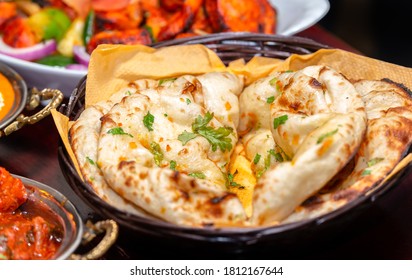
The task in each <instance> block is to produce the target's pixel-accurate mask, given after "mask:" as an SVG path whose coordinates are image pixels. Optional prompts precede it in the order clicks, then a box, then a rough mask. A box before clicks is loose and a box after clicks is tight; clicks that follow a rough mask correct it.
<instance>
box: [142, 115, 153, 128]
mask: <svg viewBox="0 0 412 280" xmlns="http://www.w3.org/2000/svg"><path fill="white" fill-rule="evenodd" d="M153 123H154V116H153V115H152V114H150V112H147V114H146V116H144V117H143V124H144V126H145V127H146V128H147V129H148V130H149V131H153Z"/></svg>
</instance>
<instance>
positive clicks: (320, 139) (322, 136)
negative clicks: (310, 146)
mask: <svg viewBox="0 0 412 280" xmlns="http://www.w3.org/2000/svg"><path fill="white" fill-rule="evenodd" d="M338 130H339V129H338V128H337V129H335V130H333V131H330V132H327V133H325V134H322V135H321V136H320V137H319V138H318V141H317V142H316V144H320V143H322V141H323V140H325V138H328V137H331V136H332V135H334V134H336V132H338Z"/></svg>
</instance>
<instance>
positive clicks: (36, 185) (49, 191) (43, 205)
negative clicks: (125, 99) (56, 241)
mask: <svg viewBox="0 0 412 280" xmlns="http://www.w3.org/2000/svg"><path fill="white" fill-rule="evenodd" d="M12 176H13V177H15V178H18V179H20V180H21V181H22V182H23V184H24V186H25V188H26V190H27V193H28V199H27V201H26V202H25V203H23V204H22V205H21V206H20V208H19V209H20V210H21V211H24V212H27V213H29V214H30V215H36V216H41V217H42V218H43V219H45V220H46V221H47V222H48V223H49V224H52V225H54V226H55V227H56V229H57V230H58V231H59V232H60V233H61V235H62V241H61V244H60V247H59V249H58V250H57V252H56V253H55V255H54V256H53V257H52V259H57V260H63V259H96V258H99V257H101V256H102V255H103V254H104V253H105V252H106V251H107V250H108V249H109V248H110V246H111V245H112V244H113V243H114V242H115V240H116V238H117V233H118V231H117V224H116V223H115V222H113V221H110V220H107V221H101V222H98V223H96V224H95V225H91V224H87V225H84V223H83V221H82V218H81V216H80V214H79V212H78V211H77V209H76V207H75V206H74V205H73V203H71V202H70V201H69V200H68V199H67V198H66V197H65V196H64V195H63V194H62V193H60V192H59V191H57V190H56V189H54V188H52V187H49V186H47V185H45V184H42V183H40V182H37V181H34V180H32V179H28V178H25V177H22V176H18V175H12ZM101 232H105V233H106V235H105V237H104V238H103V239H102V241H101V242H100V243H99V244H97V245H96V247H94V248H93V249H92V250H91V251H90V252H88V253H87V254H84V255H79V254H74V252H75V251H76V250H77V249H78V248H79V247H81V245H82V244H83V245H84V244H86V243H88V242H90V241H91V240H92V238H94V237H95V236H97V234H100V233H101Z"/></svg>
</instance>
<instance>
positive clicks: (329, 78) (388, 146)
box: [70, 66, 412, 226]
mask: <svg viewBox="0 0 412 280" xmlns="http://www.w3.org/2000/svg"><path fill="white" fill-rule="evenodd" d="M199 127H203V128H205V127H208V128H207V129H204V130H202V131H201V132H199V130H198V129H199ZM411 131H412V101H411V98H410V96H409V95H408V93H407V92H406V90H405V89H404V88H402V87H400V86H398V85H396V84H394V83H392V82H389V81H358V82H355V83H353V82H350V81H348V80H347V79H346V78H345V77H344V76H342V75H341V74H340V73H338V72H336V71H335V70H333V69H331V68H329V67H325V66H310V67H306V68H304V69H302V70H300V71H296V72H290V71H287V72H279V73H272V74H271V75H269V76H268V77H265V78H263V79H260V80H258V81H256V82H254V83H252V84H251V85H249V86H247V87H246V88H243V82H242V79H241V78H239V77H238V76H236V75H233V74H230V73H225V72H219V73H217V72H216V73H207V74H204V75H200V76H192V75H183V76H181V77H178V78H176V79H175V78H171V79H165V80H159V81H155V80H139V81H135V82H134V83H131V84H130V85H129V87H127V88H125V89H122V90H121V91H119V92H118V93H116V94H114V95H113V96H112V97H111V99H110V100H108V101H103V102H100V103H97V104H95V105H92V106H89V107H88V108H86V109H85V111H84V112H83V113H82V115H81V116H80V117H79V119H78V120H77V121H76V122H75V123H74V124H73V126H72V128H71V130H70V138H71V145H72V147H73V150H74V152H75V154H76V157H77V160H78V162H79V165H80V169H81V172H82V175H83V177H84V179H85V180H86V181H87V182H88V183H89V184H90V185H91V186H92V187H93V189H94V190H95V191H96V193H97V194H98V195H99V196H100V197H102V199H104V200H105V201H107V202H108V203H110V204H111V205H114V206H116V207H118V208H120V209H122V210H125V211H128V212H131V213H134V214H137V215H148V214H149V215H153V216H155V217H157V218H159V219H162V220H165V221H169V222H171V223H175V224H179V225H185V226H205V225H215V226H222V225H223V226H238V225H241V226H267V225H273V224H278V223H288V222H293V221H299V220H302V219H307V218H312V217H316V216H318V215H321V214H324V213H327V212H329V211H333V210H335V209H337V208H339V207H341V206H342V205H345V204H346V203H348V202H349V201H351V200H353V199H354V198H356V197H358V196H359V195H362V194H363V193H365V192H367V191H368V190H370V189H371V188H373V187H374V186H376V185H378V184H379V183H380V182H382V180H383V179H384V178H385V177H386V176H387V175H388V174H389V173H390V172H391V171H392V170H393V168H394V167H395V165H396V164H397V163H398V162H399V161H400V159H401V158H402V157H403V156H404V154H405V153H406V152H407V151H408V148H409V146H410V144H411V142H412V133H411ZM211 135H213V137H221V138H219V139H225V141H224V142H219V143H218V141H217V140H216V138H213V137H212V138H213V139H214V140H213V139H212V140H211V138H210V136H211ZM208 137H209V138H208ZM235 147H236V148H237V149H236V152H234V149H235ZM236 180H237V181H236ZM242 184H243V185H242ZM235 193H236V194H235ZM239 198H240V199H239Z"/></svg>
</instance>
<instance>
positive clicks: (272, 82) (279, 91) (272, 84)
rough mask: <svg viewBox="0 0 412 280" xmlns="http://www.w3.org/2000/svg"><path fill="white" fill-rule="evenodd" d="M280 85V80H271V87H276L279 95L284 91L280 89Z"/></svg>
mask: <svg viewBox="0 0 412 280" xmlns="http://www.w3.org/2000/svg"><path fill="white" fill-rule="evenodd" d="M279 83H280V81H279V80H278V78H273V79H271V80H270V81H269V84H270V85H271V86H276V91H277V92H278V93H279V94H282V89H281V88H280V85H279Z"/></svg>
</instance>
